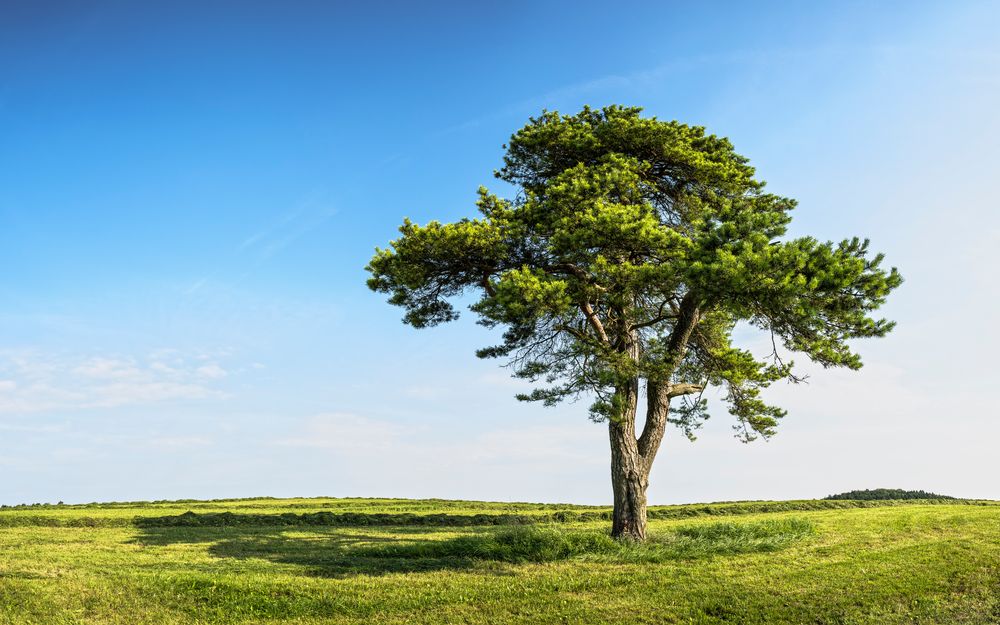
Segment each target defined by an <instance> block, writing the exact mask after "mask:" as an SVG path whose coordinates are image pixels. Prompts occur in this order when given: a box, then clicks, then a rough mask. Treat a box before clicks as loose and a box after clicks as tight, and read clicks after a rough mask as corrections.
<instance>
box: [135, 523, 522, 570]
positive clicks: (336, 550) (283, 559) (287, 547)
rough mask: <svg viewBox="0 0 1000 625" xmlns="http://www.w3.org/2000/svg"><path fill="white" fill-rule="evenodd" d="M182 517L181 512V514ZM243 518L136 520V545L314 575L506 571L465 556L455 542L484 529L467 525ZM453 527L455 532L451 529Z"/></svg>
mask: <svg viewBox="0 0 1000 625" xmlns="http://www.w3.org/2000/svg"><path fill="white" fill-rule="evenodd" d="M179 516H181V517H183V516H184V515H179ZM253 516H254V518H253V519H249V520H248V519H241V518H240V515H232V514H230V515H228V518H227V519H226V520H227V521H231V522H230V523H228V524H222V525H197V524H195V523H194V519H192V518H191V517H190V516H188V517H187V521H189V522H188V523H186V524H185V523H183V522H178V520H177V517H157V518H140V519H136V522H135V525H136V526H137V527H138V529H139V530H140V533H139V535H138V536H137V537H136V538H135V539H134V541H133V542H134V543H135V544H140V545H143V546H148V547H165V546H169V545H175V544H197V543H207V544H208V553H210V554H211V555H213V556H215V557H217V558H234V559H238V560H251V559H258V560H266V561H270V562H274V563H276V564H290V565H295V566H298V567H301V570H302V572H303V573H305V574H307V575H311V576H317V577H334V578H342V577H352V576H356V575H386V574H392V573H415V572H428V571H440V570H453V571H471V570H475V571H478V572H483V573H489V574H494V575H505V574H510V571H509V567H507V566H505V563H500V562H497V561H490V560H489V559H483V558H478V557H473V556H471V555H467V554H463V553H461V552H460V551H459V550H456V548H455V543H456V541H457V542H458V543H459V544H461V543H462V541H472V542H473V543H475V542H477V541H480V540H481V538H479V536H480V535H481V534H484V533H485V534H489V533H490V532H489V529H488V528H482V527H465V528H463V529H464V531H466V532H468V535H465V536H461V537H458V538H455V537H452V538H435V537H434V535H435V534H437V533H440V532H441V531H442V530H444V531H449V530H450V528H437V527H427V526H420V527H388V528H386V531H385V533H380V532H378V531H377V530H376V531H371V530H368V531H366V528H365V527H361V528H358V527H322V526H317V525H312V524H310V525H277V526H275V525H263V526H258V525H249V524H246V523H244V522H243V521H253V522H260V519H259V518H256V517H259V516H260V515H253ZM450 531H453V530H450Z"/></svg>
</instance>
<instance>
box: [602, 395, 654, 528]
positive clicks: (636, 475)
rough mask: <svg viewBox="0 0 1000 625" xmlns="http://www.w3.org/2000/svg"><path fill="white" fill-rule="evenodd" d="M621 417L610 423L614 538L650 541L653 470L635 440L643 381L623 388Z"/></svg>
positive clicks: (619, 399)
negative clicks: (648, 498)
mask: <svg viewBox="0 0 1000 625" xmlns="http://www.w3.org/2000/svg"><path fill="white" fill-rule="evenodd" d="M617 398H618V401H619V402H620V404H619V407H620V413H619V415H618V418H616V419H612V420H611V421H610V422H609V424H608V434H609V435H610V439H611V440H610V442H611V486H612V489H613V490H614V513H613V517H612V523H611V535H612V536H613V537H615V538H621V539H626V540H639V541H641V540H645V539H646V487H647V486H648V485H649V480H648V479H647V478H648V477H649V471H647V469H646V463H645V462H643V459H642V456H641V455H640V454H639V444H638V441H637V440H636V437H635V416H636V405H637V403H638V399H639V381H638V380H634V381H633V382H632V383H631V384H628V385H627V386H624V387H623V388H620V389H619V390H618V392H617Z"/></svg>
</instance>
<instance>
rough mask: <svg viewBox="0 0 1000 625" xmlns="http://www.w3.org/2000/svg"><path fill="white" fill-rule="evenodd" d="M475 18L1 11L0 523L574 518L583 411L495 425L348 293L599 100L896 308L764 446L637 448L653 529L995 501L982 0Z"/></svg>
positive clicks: (466, 388)
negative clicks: (404, 507) (437, 505)
mask: <svg viewBox="0 0 1000 625" xmlns="http://www.w3.org/2000/svg"><path fill="white" fill-rule="evenodd" d="M480 4H482V6H479V5H480ZM486 5H487V3H447V2H440V3H434V2H429V3H419V4H418V3H402V2H400V3H329V2H296V3H285V2H253V1H249V2H228V3H226V2H197V3H195V2H170V3H134V2H102V1H98V0H95V1H85V0H82V1H79V2H65V3H61V2H16V1H15V0H0V266H2V267H3V268H4V271H3V272H2V277H0V472H2V475H3V479H2V480H0V503H4V504H16V503H31V502H56V501H65V502H66V503H76V502H89V501H111V500H117V501H123V500H153V499H176V498H223V497H247V496H258V495H267V496H341V497H342V496H365V497H379V496H392V497H419V498H425V497H441V498H464V499H478V500H510V501H548V502H573V503H589V504H602V503H609V502H610V501H611V490H610V477H609V475H610V469H609V452H608V449H607V432H606V426H604V425H601V424H595V423H592V422H590V421H589V420H588V419H587V416H586V413H587V410H586V408H587V402H586V401H581V402H578V403H568V404H564V405H561V406H559V407H556V408H544V407H541V406H537V405H534V404H524V403H519V402H517V401H516V400H515V399H514V395H515V393H517V392H519V391H521V390H523V387H522V386H521V384H520V383H518V382H515V381H513V380H511V379H510V378H509V376H508V374H507V372H506V370H504V369H503V368H501V367H500V366H499V363H497V362H496V361H480V360H478V359H476V357H475V355H474V351H475V349H476V348H478V347H481V346H484V345H488V344H490V342H491V339H492V338H493V337H492V335H491V333H490V331H488V330H486V329H484V328H482V327H480V326H477V325H476V324H475V323H474V319H473V318H472V316H471V315H468V314H467V315H465V316H463V318H462V319H460V320H459V321H458V322H456V323H453V324H446V325H443V326H440V327H436V328H431V329H424V330H414V329H412V328H410V327H408V326H404V325H403V324H402V323H400V316H401V315H400V310H399V309H396V308H394V307H392V306H389V305H388V304H386V303H385V301H384V298H383V296H381V295H378V294H375V293H372V292H370V291H369V290H368V289H367V287H366V286H365V279H366V273H365V271H364V266H365V264H366V262H367V261H368V259H369V258H370V257H371V255H372V253H373V251H374V248H375V247H376V246H383V247H384V246H386V244H387V243H388V241H390V240H391V239H392V238H394V236H395V234H396V228H397V227H398V226H399V224H400V223H401V222H402V220H403V218H404V217H409V218H411V219H413V220H414V221H417V222H420V223H423V222H426V221H428V220H431V219H438V220H443V221H448V220H454V219H458V218H461V217H465V216H472V215H473V214H474V212H475V206H474V201H475V192H476V189H477V187H478V186H479V185H480V184H485V185H487V186H490V187H491V189H493V190H495V191H497V192H499V193H510V192H511V190H510V189H508V188H505V187H504V186H503V185H502V184H499V183H498V181H496V180H494V179H493V176H492V172H493V170H494V169H495V168H497V167H499V165H500V162H501V157H502V154H503V149H502V144H503V143H504V142H505V140H506V139H507V138H508V137H509V136H510V135H511V133H512V132H514V131H515V130H516V129H517V128H520V127H521V126H522V125H524V124H525V123H526V122H527V120H528V118H529V117H530V116H532V115H537V114H538V113H540V112H541V111H542V110H543V109H548V110H558V111H560V112H564V113H573V112H576V111H578V110H579V109H580V108H582V107H583V106H584V105H591V106H603V105H607V104H612V103H619V104H625V105H637V106H642V107H644V108H645V111H646V113H647V114H649V115H655V116H657V117H659V118H662V119H677V120H680V121H682V122H685V123H690V124H697V125H704V126H706V127H707V128H708V130H709V131H710V132H712V133H715V134H719V135H725V136H728V137H729V138H730V139H731V140H732V141H733V143H734V144H735V146H736V149H737V151H739V152H740V153H742V154H744V155H746V156H748V157H749V158H750V159H751V162H752V163H753V164H754V165H755V166H756V167H757V171H758V174H759V176H760V177H761V178H762V179H764V180H767V182H768V189H769V190H770V191H772V192H774V193H779V194H781V195H785V196H790V197H794V198H796V199H797V200H798V201H799V207H798V208H797V209H796V211H795V215H794V221H793V223H792V226H791V234H793V235H795V236H800V235H807V234H808V235H812V236H815V237H816V238H819V239H821V240H840V239H843V238H845V237H850V236H855V235H859V236H863V237H869V238H870V239H871V241H872V247H873V248H874V249H876V250H879V251H883V252H885V254H886V263H887V264H889V265H893V266H896V267H898V268H899V269H900V271H901V272H902V274H903V276H904V278H905V280H906V282H905V283H904V285H903V286H902V287H901V288H900V289H899V290H898V291H897V292H895V293H894V294H893V296H892V297H891V299H890V301H889V303H888V304H887V305H886V307H885V308H884V309H883V312H884V314H885V315H886V316H887V317H889V318H892V319H895V320H897V321H898V326H897V328H896V330H895V331H894V332H893V333H892V334H891V335H890V336H888V337H887V338H884V339H880V340H876V341H867V342H863V343H858V344H857V348H858V350H859V351H860V353H861V354H862V356H863V358H864V361H865V367H864V368H863V369H862V370H861V371H858V372H851V371H839V370H826V371H824V370H814V369H811V368H809V367H808V366H807V367H806V370H807V371H808V372H809V373H810V374H811V377H810V380H809V383H808V384H805V385H787V384H778V385H775V386H774V387H772V388H771V389H770V390H769V391H768V392H767V395H766V397H767V398H768V399H769V400H771V401H773V402H774V403H778V404H780V405H781V406H783V407H784V408H786V409H787V410H788V416H787V417H786V418H785V419H784V421H783V423H782V424H781V427H780V428H779V432H778V434H777V435H776V436H775V437H774V438H773V439H771V440H769V441H758V442H755V443H752V444H749V445H746V444H742V443H740V442H738V441H737V440H736V439H735V438H734V437H733V432H732V429H731V426H732V425H733V423H732V419H731V418H730V417H729V415H728V413H727V412H726V411H725V409H724V407H722V406H721V405H720V404H719V403H718V402H713V404H712V407H713V408H714V410H713V417H712V418H711V419H710V421H709V422H708V423H707V425H706V426H705V428H704V429H703V430H702V431H701V432H700V435H699V438H698V440H697V441H696V442H694V443H691V442H688V441H687V440H686V439H685V438H684V437H683V436H682V435H681V433H680V432H679V431H676V432H671V433H669V434H668V438H667V439H666V440H665V442H664V445H663V447H662V449H661V451H660V454H659V456H658V458H657V461H656V464H655V465H654V468H653V473H652V476H651V478H650V483H651V484H650V492H649V498H650V502H651V503H654V504H668V503H681V502H705V501H722V500H746V499H791V498H813V497H823V496H825V495H828V494H831V493H834V492H840V491H845V490H851V489H860V488H876V487H889V488H907V489H924V490H930V491H935V492H939V493H944V494H950V495H954V496H963V497H977V498H992V499H1000V481H997V479H996V475H997V473H998V468H1000V460H998V457H997V453H996V441H997V440H1000V418H998V417H1000V410H998V408H997V403H996V400H995V388H994V384H995V383H996V382H995V380H994V378H995V375H996V369H997V367H996V358H997V354H1000V332H998V331H997V330H996V320H997V318H998V317H1000V290H998V288H997V286H996V274H997V272H996V269H995V258H996V251H997V248H998V247H1000V199H998V197H1000V196H998V194H997V193H996V182H997V179H998V178H997V177H998V175H1000V152H998V151H997V149H996V148H997V145H1000V116H998V114H997V111H1000V41H998V40H997V38H996V36H995V34H996V32H1000V7H998V6H997V5H996V4H995V3H988V2H983V3H977V2H948V3H921V2H879V3H870V2H836V3H832V2H831V3H801V2H785V3H777V2H768V3H745V2H732V3H726V2H705V3H690V2H685V3H681V2H661V3H632V2H618V3H612V4H609V3H606V2H600V3H598V2H505V3H490V6H486ZM739 339H740V341H741V342H742V343H743V344H745V345H747V346H751V347H752V346H753V345H754V344H755V341H759V337H755V336H753V335H751V334H745V335H741V336H740V337H739ZM803 360H804V358H800V359H799V362H801V361H803Z"/></svg>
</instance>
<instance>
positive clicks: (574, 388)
mask: <svg viewBox="0 0 1000 625" xmlns="http://www.w3.org/2000/svg"><path fill="white" fill-rule="evenodd" d="M505 147H506V150H507V151H506V155H505V156H504V165H503V167H502V168H501V169H500V170H498V171H497V172H495V175H496V177H497V178H499V179H501V180H503V181H505V182H507V183H510V184H511V185H514V186H515V187H516V188H517V189H518V191H519V192H518V193H517V195H516V196H515V197H514V198H512V199H504V198H501V197H498V196H496V195H493V194H491V193H490V192H489V191H487V190H486V189H485V188H480V190H479V200H478V208H479V213H480V216H479V217H478V218H475V219H462V220H460V221H457V222H454V223H447V224H442V223H439V222H436V221H432V222H430V223H428V224H426V225H423V226H421V225H417V224H414V223H411V222H410V221H409V220H406V221H405V222H404V223H403V226H402V227H401V228H400V232H401V233H402V236H401V237H400V238H398V239H396V240H395V241H393V242H392V243H391V247H390V248H388V249H380V250H377V252H376V255H375V257H374V258H373V259H372V260H371V262H370V263H369V265H368V270H369V272H370V273H371V278H370V279H369V282H368V284H369V286H370V287H371V288H372V289H373V290H375V291H378V292H384V293H388V294H389V295H390V297H389V301H390V303H392V304H395V305H398V306H401V307H403V309H404V310H405V314H404V317H403V320H404V321H405V322H406V323H408V324H410V325H412V326H414V327H417V328H422V327H426V326H431V325H435V324H439V323H442V322H445V321H451V320H453V319H455V318H456V317H457V316H458V311H457V310H456V309H455V307H454V305H453V301H454V299H456V298H458V297H459V296H463V295H467V294H474V295H475V296H477V298H478V299H477V300H476V301H475V302H474V303H473V304H472V305H471V310H472V311H473V312H474V313H475V314H476V315H477V316H478V318H479V321H480V323H482V324H484V325H486V326H489V327H501V328H503V329H504V333H503V339H502V341H501V342H500V343H499V344H497V345H493V346H489V347H485V348H483V349H480V350H479V352H478V355H479V356H480V357H484V358H504V359H506V360H507V362H508V363H509V364H510V365H511V366H512V368H513V371H514V373H515V375H517V376H519V377H522V378H526V379H529V380H532V381H534V382H536V383H539V386H538V388H537V389H536V390H535V391H533V392H532V393H530V394H526V395H522V396H520V399H523V400H529V401H542V402H545V403H546V404H554V403H557V402H559V401H561V400H563V399H565V398H568V397H576V396H579V395H581V394H582V395H587V396H590V397H593V398H594V401H593V404H592V406H591V409H590V414H591V416H592V417H593V418H594V419H597V420H606V421H607V422H608V423H609V428H610V432H611V442H612V467H613V469H612V478H613V480H612V481H613V483H614V486H615V504H616V516H615V533H616V535H630V536H633V537H637V538H642V537H643V535H644V528H645V488H646V484H647V478H648V474H649V468H650V466H651V465H652V461H653V457H654V456H655V454H656V451H657V450H658V448H659V444H660V441H661V439H662V436H663V431H664V428H665V425H666V424H667V423H674V424H676V425H678V426H680V427H681V428H682V429H683V430H684V431H685V432H686V433H687V434H688V435H689V436H691V435H692V432H693V430H694V429H695V428H697V426H698V425H699V423H700V422H701V420H702V419H704V418H705V417H706V416H707V412H706V410H707V404H706V402H705V401H704V400H703V399H702V398H701V393H702V391H703V390H704V389H705V388H707V387H709V386H714V387H719V388H720V389H722V395H723V397H724V401H725V403H726V404H727V406H728V409H729V412H730V413H731V414H732V415H733V416H734V417H735V419H736V423H737V430H738V435H739V436H740V437H741V438H742V439H743V440H752V439H753V438H755V437H757V436H765V437H766V436H770V435H771V434H773V432H774V430H775V426H776V424H777V422H778V420H779V419H780V418H781V417H782V416H783V415H784V414H785V413H784V411H783V410H781V409H780V408H778V407H775V406H771V405H768V404H767V403H765V402H764V401H763V400H762V399H761V396H760V391H761V389H763V388H765V387H767V386H768V385H769V384H771V383H773V382H775V381H778V380H782V379H788V380H793V381H794V380H797V379H798V378H797V377H796V373H795V370H794V366H793V363H792V362H790V361H788V362H786V361H784V360H783V359H782V357H781V356H780V355H779V351H780V348H779V345H780V346H783V347H784V349H785V350H787V351H789V352H800V353H803V354H805V355H806V356H808V357H809V358H811V359H812V360H813V361H815V362H817V363H819V364H821V365H823V366H824V367H848V368H851V369H858V368H860V367H861V359H860V358H859V356H858V354H857V353H856V352H854V351H853V350H852V348H851V345H850V343H849V342H850V340H851V339H857V338H865V337H878V336H883V335H885V334H886V333H887V332H889V331H890V329H891V328H892V326H893V324H892V323H891V322H889V321H886V320H884V319H880V318H876V317H874V316H873V313H874V311H875V310H876V309H877V308H878V307H879V306H881V305H882V304H883V303H884V301H885V299H886V296H887V295H888V294H889V292H890V291H891V290H892V289H894V288H895V287H896V286H898V285H899V284H900V282H901V278H900V276H899V274H898V273H897V271H896V270H895V269H894V268H893V269H889V270H886V269H884V268H882V266H881V263H882V255H881V254H876V255H871V254H870V253H869V250H868V241H867V240H860V239H857V238H854V239H850V240H846V241H842V242H839V243H832V242H825V243H824V242H820V241H817V240H816V239H813V238H811V237H803V238H794V239H789V238H786V236H785V235H786V228H787V226H788V223H789V221H790V218H791V217H790V211H791V210H792V209H793V208H794V207H795V201H794V200H792V199H789V198H785V197H781V196H779V195H775V194H771V193H768V192H766V191H765V190H764V182H763V181H760V180H757V179H756V178H755V175H754V174H755V172H754V169H753V167H751V166H750V164H749V161H748V160H747V159H746V158H745V157H743V156H741V155H739V154H737V153H736V152H735V151H734V149H733V146H732V144H731V143H730V142H729V140H727V139H725V138H720V137H716V136H714V135H709V134H706V133H705V129H704V128H702V127H698V126H688V125H685V124H681V123H678V122H676V121H671V122H665V121H661V120H658V119H656V118H655V117H654V118H649V117H643V116H642V115H641V109H639V108H626V107H620V106H611V107H607V108H603V109H600V110H595V109H590V108H584V109H583V111H581V112H580V113H578V114H576V115H569V116H565V115H559V114H558V113H555V112H545V113H543V114H542V115H541V116H539V117H537V118H532V119H531V120H530V121H529V123H528V124H527V125H526V126H525V127H524V128H522V129H521V130H519V131H518V132H517V133H515V134H514V135H513V137H511V140H510V143H509V144H508V145H507V146H505ZM739 322H744V323H745V324H749V325H750V326H753V327H755V328H758V329H760V330H761V331H763V332H764V333H765V334H766V335H767V336H769V337H770V339H771V341H772V345H773V346H774V349H773V351H772V353H771V354H769V355H768V356H764V357H761V356H755V355H754V354H752V353H751V352H750V351H748V350H747V349H743V348H740V347H738V346H735V345H734V344H733V342H732V333H733V330H734V328H735V326H736V324H737V323H739ZM642 384H644V385H645V391H646V396H647V402H648V404H647V411H646V419H645V424H644V426H643V428H642V431H641V434H639V436H638V437H636V435H635V434H636V428H635V423H636V411H637V403H638V400H639V388H640V385H642ZM674 398H681V399H678V401H677V402H675V404H676V405H675V406H673V407H672V408H671V407H670V401H671V399H674ZM619 491H621V492H619ZM635 491H641V492H638V493H636V492H635ZM630 493H631V494H630ZM619 499H622V501H621V502H620V501H619ZM630 500H631V501H630ZM640 500H641V501H640ZM639 508H641V510H640V509H639ZM619 512H621V515H620V514H619ZM619 516H621V517H622V518H621V519H619ZM640 517H641V518H640Z"/></svg>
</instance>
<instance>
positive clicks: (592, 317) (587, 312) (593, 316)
mask: <svg viewBox="0 0 1000 625" xmlns="http://www.w3.org/2000/svg"><path fill="white" fill-rule="evenodd" d="M580 310H581V311H583V315H584V316H585V317H586V318H587V321H588V322H589V323H590V326H591V327H592V328H594V332H597V336H598V337H599V338H600V339H601V342H602V343H604V344H605V345H610V344H611V339H609V338H608V333H607V332H605V331H604V324H603V323H601V320H600V319H598V318H597V313H595V312H594V309H593V307H592V306H591V305H590V302H584V303H582V304H580Z"/></svg>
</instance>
